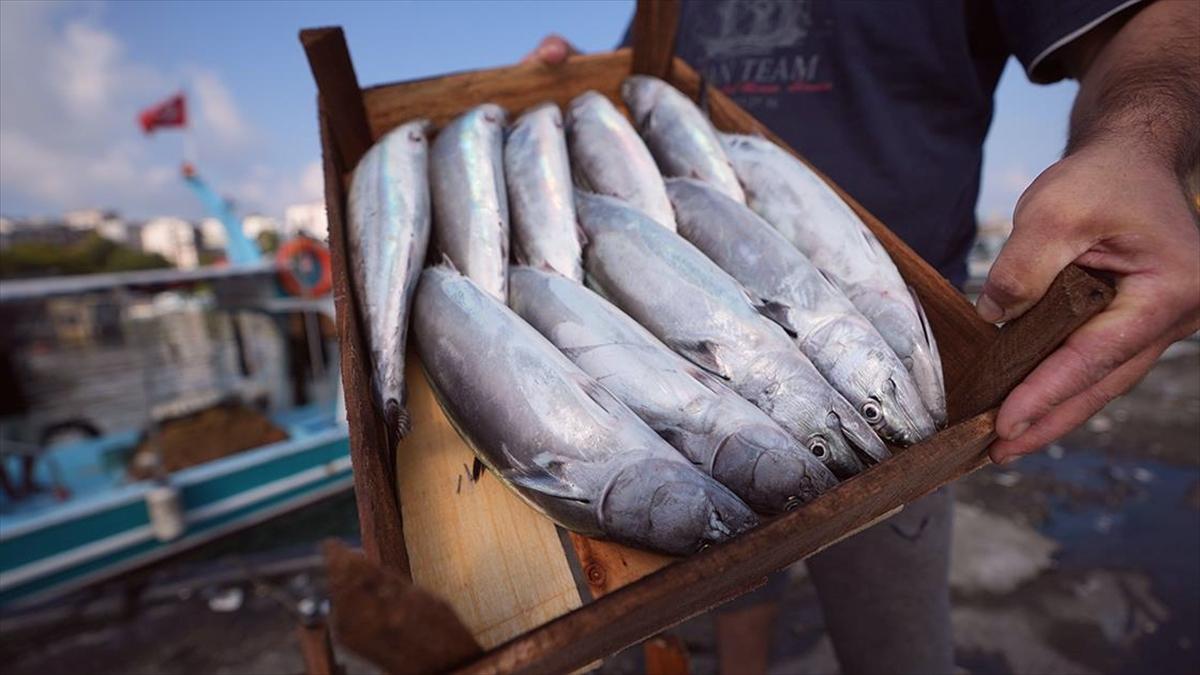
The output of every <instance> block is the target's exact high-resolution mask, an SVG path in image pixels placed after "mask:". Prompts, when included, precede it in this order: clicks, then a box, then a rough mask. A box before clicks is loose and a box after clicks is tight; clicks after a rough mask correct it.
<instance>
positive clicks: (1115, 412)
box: [0, 341, 1200, 675]
mask: <svg viewBox="0 0 1200 675" xmlns="http://www.w3.org/2000/svg"><path fill="white" fill-rule="evenodd" d="M955 496H956V499H957V511H956V516H955V518H956V520H955V543H954V556H953V564H952V572H951V584H952V589H953V594H954V610H953V620H954V629H955V643H956V658H957V661H958V664H959V666H960V668H961V669H962V671H963V672H969V673H978V674H980V675H991V674H996V675H1000V674H1006V673H1014V674H1029V675H1043V674H1046V673H1080V674H1083V673H1104V674H1107V673H1113V674H1124V673H1129V674H1134V673H1138V674H1140V673H1156V674H1158V673H1163V674H1170V673H1200V343H1197V342H1194V341H1191V342H1183V343H1179V344H1177V345H1175V346H1174V347H1172V349H1171V351H1170V352H1169V353H1168V354H1167V355H1166V356H1164V358H1163V359H1162V360H1161V361H1160V362H1159V363H1158V365H1157V366H1156V368H1155V369H1154V371H1153V372H1152V373H1151V374H1150V376H1149V377H1148V378H1147V379H1146V380H1145V381H1144V382H1143V383H1142V384H1140V385H1139V386H1138V387H1137V389H1135V390H1134V391H1133V392H1131V393H1130V394H1129V395H1127V396H1125V397H1123V398H1121V399H1119V400H1117V401H1115V402H1113V403H1112V404H1111V405H1109V406H1108V408H1106V409H1105V410H1104V411H1103V412H1102V413H1100V414H1099V415H1097V416H1096V417H1094V418H1093V419H1092V420H1091V421H1090V422H1089V423H1088V424H1087V425H1086V426H1085V427H1084V428H1083V429H1081V430H1079V431H1077V432H1075V433H1073V434H1072V435H1070V436H1069V437H1068V438H1066V439H1064V440H1063V441H1062V442H1061V443H1059V444H1056V445H1054V446H1052V447H1050V448H1049V449H1047V451H1046V452H1044V453H1042V454H1040V455H1037V456H1032V457H1028V458H1025V459H1022V460H1020V461H1018V462H1016V463H1014V464H1012V465H1009V466H1006V467H1005V468H1003V469H1000V468H998V467H989V468H987V469H984V470H982V471H980V472H977V473H976V474H973V475H972V476H969V477H968V478H966V479H964V480H962V481H960V482H959V484H958V485H957V487H956V492H955ZM352 507H353V505H352V503H351V502H349V500H343V502H341V503H340V504H335V505H334V506H332V507H324V508H323V510H322V511H320V512H319V513H316V514H314V513H307V514H299V515H298V516H297V517H296V518H294V519H293V520H294V522H292V523H291V524H288V523H284V524H282V525H279V526H276V528H275V530H266V531H262V532H257V533H255V534H253V535H252V541H240V542H232V543H231V544H229V545H227V546H226V548H225V550H224V551H223V552H220V554H221V555H228V554H229V553H230V552H232V551H243V550H245V549H247V548H251V549H253V548H262V547H266V546H270V545H279V542H280V541H281V540H283V541H287V542H289V543H290V544H291V545H300V546H303V545H306V544H305V543H304V542H308V541H312V540H315V539H317V538H319V537H318V536H317V535H321V536H324V535H326V534H347V535H349V536H353V531H352V530H353V523H352V521H353V510H352ZM314 522H317V523H321V525H319V526H315V525H314ZM213 555H216V554H213ZM322 581H323V580H322V579H321V578H320V572H319V570H316V571H313V572H310V573H305V574H298V575H295V576H293V577H292V578H291V579H290V580H285V581H284V582H281V584H280V585H278V586H276V587H274V590H273V591H271V592H265V590H264V589H265V588H266V587H263V586H260V587H259V590H258V592H255V591H250V592H247V593H243V594H242V595H241V596H240V597H238V594H237V592H234V591H231V590H230V589H229V588H227V587H225V588H210V589H203V590H201V591H199V592H195V593H185V594H183V595H186V596H187V597H180V598H178V599H175V600H173V601H170V602H163V603H160V604H156V605H155V606H154V607H152V608H150V609H146V610H143V611H141V612H139V613H137V614H136V615H135V616H132V617H129V618H115V619H113V618H110V619H106V620H102V621H92V622H76V623H75V624H73V625H68V626H66V627H62V628H59V629H56V630H53V631H47V632H43V633H41V634H32V635H31V634H29V633H21V634H18V635H16V636H15V637H14V633H13V632H12V631H11V630H8V632H7V633H5V634H3V636H2V638H3V639H0V664H3V666H2V669H3V672H5V673H6V674H11V675H17V674H20V673H30V674H35V675H51V674H53V673H76V672H89V673H196V672H215V673H289V672H290V673H294V672H301V671H302V669H303V664H302V661H301V659H300V656H299V653H298V649H297V642H296V636H295V630H296V622H295V620H294V618H293V616H292V615H291V614H290V613H289V612H288V611H285V609H284V604H285V603H283V602H281V601H280V597H287V598H293V597H299V596H301V595H304V594H306V593H312V592H318V593H319V590H320V587H321V583H322ZM281 593H282V594H283V595H282V596H281ZM782 607H783V611H782V612H781V614H780V616H779V620H778V621H777V622H776V626H775V629H774V634H773V636H772V637H773V647H772V658H771V672H772V673H778V674H781V675H783V674H788V675H790V674H792V673H796V674H804V675H828V674H833V673H837V672H838V666H837V661H836V659H835V657H834V654H833V650H832V647H831V644H830V642H829V639H828V637H827V636H826V635H825V632H824V627H823V623H822V619H821V614H820V611H819V608H818V606H817V602H816V596H815V591H814V589H813V587H812V585H811V583H809V581H808V579H807V576H806V575H805V574H804V572H803V566H796V567H795V568H793V569H792V570H790V571H789V581H788V583H787V591H786V593H785V595H784V598H783V603H782ZM4 628H5V627H4V626H3V622H0V629H4ZM6 630H7V629H6ZM675 632H676V634H678V635H680V636H681V637H682V638H683V640H684V642H685V643H686V644H687V647H688V649H689V652H690V654H691V664H692V672H693V673H696V674H697V675H702V674H704V673H713V672H715V670H716V655H715V644H714V639H713V628H712V620H711V618H710V617H708V616H701V617H698V618H696V619H693V620H692V621H689V622H687V623H685V624H684V625H682V626H680V627H678V628H677V629H675ZM340 657H341V658H342V660H343V662H344V663H345V664H346V665H347V666H348V668H349V670H350V672H372V668H371V667H370V666H369V665H368V664H365V663H363V662H361V661H358V660H356V659H354V658H353V657H352V656H351V655H348V654H341V655H340ZM604 670H605V671H606V672H610V673H626V672H629V673H634V672H641V670H642V664H641V656H640V650H638V649H632V650H628V651H627V652H625V653H623V654H620V655H617V656H615V657H613V658H612V659H610V660H609V661H608V662H607V663H606V664H605V667H604Z"/></svg>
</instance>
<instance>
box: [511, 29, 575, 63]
mask: <svg viewBox="0 0 1200 675" xmlns="http://www.w3.org/2000/svg"><path fill="white" fill-rule="evenodd" d="M578 53H579V52H578V51H577V50H576V49H575V48H574V47H572V46H571V43H569V42H567V41H566V40H565V39H563V37H562V36H559V35H547V36H546V37H544V38H542V41H541V42H540V43H538V46H537V47H536V48H535V49H534V50H533V51H532V52H530V53H529V54H528V55H526V56H525V58H524V59H521V62H522V63H528V62H531V61H536V62H540V63H544V64H546V65H549V66H557V65H559V64H561V63H562V62H564V61H566V60H567V57H569V56H571V55H572V54H578Z"/></svg>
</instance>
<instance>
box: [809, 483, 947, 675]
mask: <svg viewBox="0 0 1200 675" xmlns="http://www.w3.org/2000/svg"><path fill="white" fill-rule="evenodd" d="M953 506H954V499H953V498H952V496H951V494H950V489H949V488H948V487H947V488H942V489H941V490H938V491H937V492H934V493H933V494H931V495H929V496H927V497H924V498H923V499H920V500H917V501H916V502H913V503H912V504H909V505H908V506H906V507H905V508H904V510H903V511H901V512H900V513H897V514H896V515H895V516H892V517H891V518H889V519H888V520H886V521H884V522H882V523H879V524H877V525H875V526H873V527H871V528H869V529H866V530H863V531H862V532H860V533H858V534H856V535H855V536H853V537H851V538H849V539H847V540H845V541H843V542H840V543H838V544H836V545H834V546H831V547H830V548H828V549H826V550H824V551H822V552H820V553H818V554H817V555H815V556H813V557H811V558H809V559H808V560H807V561H806V564H807V565H808V571H809V575H810V576H811V577H812V580H813V583H814V584H815V585H816V587H817V596H818V597H819V598H820V600H821V609H822V610H823V611H824V613H825V626H826V629H827V630H828V632H829V637H830V638H831V639H832V640H833V648H834V651H835V652H836V653H837V657H838V662H839V663H840V664H841V666H842V675H876V674H880V675H941V674H943V673H945V674H947V675H949V674H951V673H953V672H954V642H953V639H952V636H951V633H950V585H949V576H950V530H951V524H952V519H953Z"/></svg>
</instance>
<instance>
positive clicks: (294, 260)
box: [275, 237, 333, 298]
mask: <svg viewBox="0 0 1200 675" xmlns="http://www.w3.org/2000/svg"><path fill="white" fill-rule="evenodd" d="M275 262H276V264H278V266H279V283H280V285H282V286H283V290H284V291H285V292H286V293H287V294H288V295H293V296H297V297H302V298H315V297H318V296H322V295H325V294H326V293H328V292H329V289H330V288H332V287H333V265H332V264H331V262H330V260H329V249H327V248H325V247H324V246H322V245H321V244H320V242H318V241H316V240H315V239H309V238H307V237H296V238H295V239H292V240H290V241H287V242H284V244H283V246H280V247H279V251H278V252H277V253H276V254H275ZM314 272H315V274H314ZM314 278H315V281H314V280H313V279H314Z"/></svg>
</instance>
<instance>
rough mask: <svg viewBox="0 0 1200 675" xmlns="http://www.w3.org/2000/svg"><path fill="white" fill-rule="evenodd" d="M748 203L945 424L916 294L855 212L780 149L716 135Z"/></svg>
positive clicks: (932, 349)
mask: <svg viewBox="0 0 1200 675" xmlns="http://www.w3.org/2000/svg"><path fill="white" fill-rule="evenodd" d="M721 142H722V143H723V144H724V145H725V153H726V155H727V156H728V157H729V160H730V161H731V162H732V163H733V168H734V171H736V172H737V175H738V179H739V180H741V182H742V186H743V187H745V189H746V203H747V204H748V205H749V206H750V208H752V209H754V210H755V211H756V212H757V213H758V215H760V216H762V217H763V219H765V220H766V221H767V222H768V223H770V224H771V225H772V226H773V227H774V228H775V229H777V230H779V232H780V233H781V234H783V236H784V237H786V238H787V240H788V241H790V242H792V244H793V245H794V246H795V247H796V248H798V249H800V251H801V252H802V253H804V255H806V256H808V258H809V260H811V261H812V262H813V264H814V265H816V266H817V267H819V268H821V270H822V271H824V272H825V273H826V274H827V275H829V276H830V277H831V278H832V279H833V281H834V283H835V284H836V285H837V286H838V288H840V289H841V290H842V291H843V292H844V293H845V294H846V297H848V298H850V301H851V302H853V303H854V306H855V307H857V308H858V310H859V311H860V312H862V313H863V315H864V316H866V317H867V318H868V319H869V320H870V321H871V323H873V324H874V325H875V328H877V329H878V330H879V333H880V335H882V336H883V339H885V340H887V343H888V344H889V345H890V346H891V347H892V349H893V350H894V351H895V352H896V355H897V356H899V357H900V360H901V361H902V362H903V363H904V365H905V367H907V368H908V371H909V372H910V373H912V376H913V381H914V382H916V384H917V390H918V391H920V393H921V400H923V401H924V402H925V408H926V409H927V410H928V411H929V413H930V415H932V417H933V419H934V421H935V422H937V423H938V424H943V423H945V421H946V392H945V385H944V382H943V378H942V361H941V358H940V357H939V356H938V351H937V342H936V341H935V339H934V336H933V331H932V330H931V329H930V327H929V323H928V321H927V320H926V318H925V311H924V309H922V308H921V304H920V302H919V301H918V300H917V297H916V294H915V293H913V292H912V290H911V289H910V288H908V286H907V285H906V284H905V283H904V279H903V278H902V277H901V276H900V272H899V270H897V269H896V265H895V263H893V262H892V259H891V258H890V257H889V256H888V253H887V251H886V250H884V248H883V246H882V245H881V244H880V243H879V240H878V239H876V238H875V235H874V234H872V233H871V231H870V230H869V229H867V226H866V224H865V223H863V222H862V220H861V219H859V217H858V215H857V214H856V213H854V211H853V210H852V209H851V208H850V207H849V206H848V205H847V204H846V202H844V201H842V199H841V198H840V197H838V195H837V193H836V192H834V191H833V190H832V189H831V188H830V187H829V185H828V184H826V183H825V181H823V180H821V178H820V177H819V176H817V174H815V173H814V172H813V171H812V170H811V169H809V168H808V167H807V166H805V164H804V163H803V162H801V161H800V160H798V159H796V158H795V157H793V156H792V155H791V154H790V153H788V152H787V151H786V150H784V149H783V148H780V147H779V146H777V145H775V144H774V143H772V142H771V141H768V140H767V139H765V138H760V137H757V136H736V135H729V134H722V135H721Z"/></svg>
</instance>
